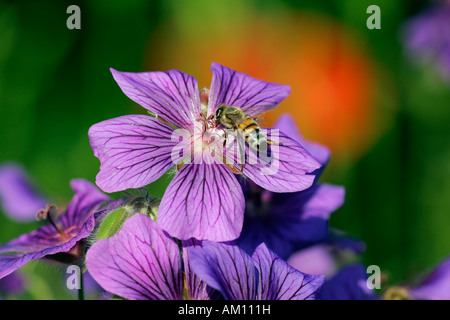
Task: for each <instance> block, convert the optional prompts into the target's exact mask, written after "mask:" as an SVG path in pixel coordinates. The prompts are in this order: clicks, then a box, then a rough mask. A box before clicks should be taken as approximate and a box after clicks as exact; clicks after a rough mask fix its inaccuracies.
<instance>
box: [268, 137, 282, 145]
mask: <svg viewBox="0 0 450 320" xmlns="http://www.w3.org/2000/svg"><path fill="white" fill-rule="evenodd" d="M267 144H269V145H275V146H282V145H283V142H275V141H272V140H269V139H267Z"/></svg>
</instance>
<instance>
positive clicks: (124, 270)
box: [86, 213, 214, 300]
mask: <svg viewBox="0 0 450 320" xmlns="http://www.w3.org/2000/svg"><path fill="white" fill-rule="evenodd" d="M193 246H198V243H197V242H195V241H192V240H189V241H182V247H183V248H182V251H181V252H180V249H179V247H178V244H177V243H176V242H175V240H174V239H173V238H171V237H170V236H168V235H167V234H166V233H165V232H164V231H163V230H162V229H161V228H160V227H159V225H158V224H157V223H156V222H155V221H153V220H152V219H151V218H149V217H148V216H146V215H144V214H140V213H136V214H134V215H133V216H131V217H130V218H128V219H127V220H126V221H125V222H124V224H123V226H122V228H121V229H120V231H119V232H118V233H116V234H115V235H113V236H112V237H110V238H107V239H102V240H99V241H97V242H95V243H94V244H93V245H92V246H91V248H90V249H89V250H88V252H87V255H86V266H87V269H88V271H89V273H90V274H91V275H92V277H93V278H94V279H95V280H96V281H97V283H99V284H100V285H101V286H102V287H103V288H104V289H105V290H107V291H108V292H110V293H113V294H115V295H118V296H120V297H122V298H125V299H129V300H183V299H195V300H204V299H210V297H213V296H214V291H213V290H212V289H211V288H209V287H207V286H206V284H205V283H204V282H202V281H200V280H199V279H198V278H197V277H196V276H195V274H193V273H192V272H191V271H190V264H189V252H188V250H187V248H189V247H193ZM181 254H182V255H181Z"/></svg>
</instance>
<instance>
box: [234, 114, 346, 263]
mask: <svg viewBox="0 0 450 320" xmlns="http://www.w3.org/2000/svg"><path fill="white" fill-rule="evenodd" d="M274 127H275V128H279V129H283V130H284V133H285V134H286V135H287V136H289V137H291V138H292V139H294V140H295V141H298V142H299V143H300V144H301V145H303V146H305V148H306V149H307V150H308V151H309V152H310V153H311V155H312V156H313V157H314V158H315V159H316V160H317V161H318V162H319V163H321V164H322V167H321V168H320V169H319V170H317V172H316V180H317V179H318V177H319V176H320V173H321V172H322V170H323V168H324V167H325V166H326V164H327V162H328V160H329V157H330V152H329V150H328V149H327V148H325V147H324V146H322V145H320V144H317V143H314V142H309V141H307V140H305V139H304V138H303V137H302V136H301V134H300V133H299V132H298V130H297V128H296V126H295V123H294V121H293V119H292V118H291V117H290V116H289V115H287V114H285V115H282V116H281V117H280V118H279V120H278V121H277V123H276V124H275V126H274ZM242 185H243V186H242V188H243V190H244V195H245V199H246V206H245V215H244V225H243V229H242V232H241V235H240V237H239V238H238V239H237V240H236V244H237V245H239V246H240V247H241V248H242V249H244V250H245V251H246V252H247V253H252V252H253V251H254V250H255V248H256V247H257V246H258V245H259V244H260V243H262V242H264V243H265V244H266V245H267V246H268V247H269V248H270V250H272V251H273V252H275V253H276V254H277V255H279V256H280V257H281V258H283V259H286V258H287V257H289V255H290V254H291V253H292V252H293V250H294V249H295V248H296V247H298V246H304V245H306V244H312V243H315V242H319V241H321V240H323V239H324V238H325V237H326V236H327V233H328V220H329V217H330V215H331V213H333V212H334V211H336V210H337V209H339V208H340V207H341V206H342V204H343V203H344V196H345V189H344V188H343V187H340V186H334V185H331V184H325V183H323V184H317V183H314V185H313V186H311V187H310V188H308V189H306V190H303V191H299V192H292V193H274V192H271V191H268V190H265V189H263V188H261V187H260V186H258V185H256V184H255V183H253V182H251V181H244V182H243V183H242Z"/></svg>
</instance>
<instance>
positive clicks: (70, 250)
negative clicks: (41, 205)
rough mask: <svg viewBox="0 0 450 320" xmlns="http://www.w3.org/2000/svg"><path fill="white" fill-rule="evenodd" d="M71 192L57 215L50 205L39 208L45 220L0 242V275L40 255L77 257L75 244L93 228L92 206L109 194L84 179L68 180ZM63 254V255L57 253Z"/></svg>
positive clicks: (102, 200) (99, 202) (78, 247)
mask: <svg viewBox="0 0 450 320" xmlns="http://www.w3.org/2000/svg"><path fill="white" fill-rule="evenodd" d="M71 187H72V189H73V190H74V192H75V195H74V197H73V198H72V200H71V202H70V203H69V205H68V207H67V209H66V210H65V212H64V213H63V214H62V215H61V216H58V217H56V216H54V213H55V212H54V211H55V210H54V208H55V207H54V206H48V207H47V209H46V210H42V211H41V214H42V216H44V217H46V218H47V219H48V221H49V224H47V225H44V226H42V227H40V228H39V229H37V230H35V231H32V232H30V233H28V234H24V235H21V236H20V237H18V238H16V239H14V240H11V241H9V242H8V243H6V244H4V245H2V246H0V278H3V277H4V276H6V275H8V274H10V273H11V272H13V271H15V270H17V269H19V268H21V267H22V266H24V265H25V264H27V263H28V262H30V261H33V260H37V259H40V258H44V257H46V258H54V259H56V260H63V259H65V258H78V257H79V256H80V252H79V250H80V249H82V248H81V247H80V246H78V244H79V243H80V241H81V240H82V239H84V238H86V237H87V236H89V235H90V234H91V232H92V230H93V229H94V226H95V219H94V212H95V210H96V209H97V208H98V207H99V206H100V205H101V204H103V203H104V202H106V201H108V200H109V197H107V196H106V195H104V194H103V193H101V192H100V191H99V190H98V189H97V188H96V187H95V186H94V185H92V184H91V183H89V182H87V181H85V180H81V179H80V180H72V182H71ZM61 254H67V256H66V255H65V256H61Z"/></svg>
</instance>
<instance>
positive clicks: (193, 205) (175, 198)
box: [158, 164, 245, 241]
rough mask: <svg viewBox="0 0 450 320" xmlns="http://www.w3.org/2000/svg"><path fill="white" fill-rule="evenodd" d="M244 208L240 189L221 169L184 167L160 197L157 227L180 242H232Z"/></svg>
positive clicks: (203, 165)
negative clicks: (180, 240) (190, 240)
mask: <svg viewBox="0 0 450 320" xmlns="http://www.w3.org/2000/svg"><path fill="white" fill-rule="evenodd" d="M244 206H245V200H244V195H243V193H242V188H241V186H240V185H239V183H238V181H237V179H236V178H235V177H234V175H233V174H232V173H231V172H230V171H229V169H228V168H227V167H226V166H225V165H220V164H211V165H208V164H186V165H184V166H183V167H182V168H181V170H180V171H179V172H178V173H177V174H176V176H175V178H174V179H173V180H172V181H171V183H170V184H169V186H168V188H167V189H166V191H165V193H164V196H163V198H162V200H161V204H160V206H159V211H158V223H159V224H160V225H161V227H162V228H163V229H164V230H166V231H167V232H168V233H169V234H170V235H171V236H173V237H176V238H178V239H182V240H187V239H189V238H196V239H198V240H211V241H228V240H234V239H236V238H237V237H238V236H239V234H240V232H241V229H242V223H243V219H244Z"/></svg>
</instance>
